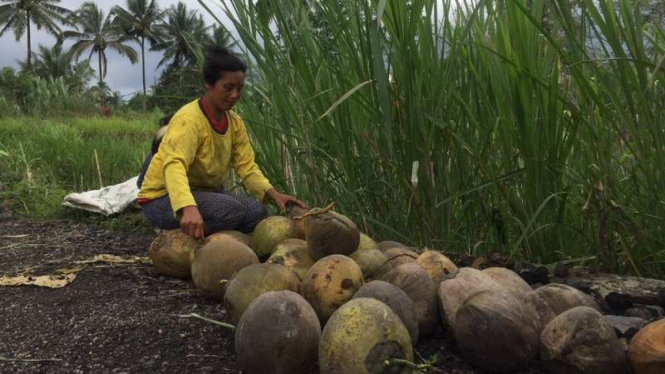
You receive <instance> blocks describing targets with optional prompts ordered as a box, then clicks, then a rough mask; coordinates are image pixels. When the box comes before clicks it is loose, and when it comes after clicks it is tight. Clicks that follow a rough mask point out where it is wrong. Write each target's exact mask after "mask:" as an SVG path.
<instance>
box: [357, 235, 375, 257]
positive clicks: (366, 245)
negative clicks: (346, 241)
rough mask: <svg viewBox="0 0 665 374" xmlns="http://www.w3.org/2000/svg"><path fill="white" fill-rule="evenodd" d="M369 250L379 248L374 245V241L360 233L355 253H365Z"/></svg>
mask: <svg viewBox="0 0 665 374" xmlns="http://www.w3.org/2000/svg"><path fill="white" fill-rule="evenodd" d="M370 249H375V250H378V249H379V246H378V245H377V244H376V242H375V241H374V239H372V238H370V237H369V236H368V235H367V234H365V233H362V232H361V233H360V242H359V243H358V248H356V252H357V251H366V250H370Z"/></svg>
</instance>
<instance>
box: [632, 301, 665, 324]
mask: <svg viewBox="0 0 665 374" xmlns="http://www.w3.org/2000/svg"><path fill="white" fill-rule="evenodd" d="M623 315H624V316H626V317H638V318H642V319H645V320H647V321H649V320H652V319H659V318H660V317H662V316H664V315H665V310H663V308H661V307H659V306H657V305H636V306H634V307H632V308H629V309H626V311H625V312H624V313H623Z"/></svg>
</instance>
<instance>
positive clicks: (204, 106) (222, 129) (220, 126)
mask: <svg viewBox="0 0 665 374" xmlns="http://www.w3.org/2000/svg"><path fill="white" fill-rule="evenodd" d="M199 106H200V107H201V111H203V114H204V115H205V116H206V118H207V119H208V122H209V123H210V125H211V126H212V128H213V129H214V130H215V131H216V132H218V133H220V134H222V135H224V134H226V131H227V130H228V129H229V121H228V119H227V115H226V113H224V116H223V117H222V120H221V121H216V120H215V118H214V117H213V116H212V113H211V110H210V107H209V106H208V103H207V102H206V100H205V98H203V97H202V98H201V100H199Z"/></svg>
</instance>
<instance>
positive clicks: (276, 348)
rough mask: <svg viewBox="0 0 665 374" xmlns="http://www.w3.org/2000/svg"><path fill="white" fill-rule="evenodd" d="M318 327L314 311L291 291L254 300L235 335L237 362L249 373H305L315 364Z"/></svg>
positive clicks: (319, 332) (319, 328)
mask: <svg viewBox="0 0 665 374" xmlns="http://www.w3.org/2000/svg"><path fill="white" fill-rule="evenodd" d="M320 338H321V324H320V322H319V319H318V317H317V316H316V312H314V309H312V307H311V306H310V305H309V304H308V303H307V301H305V299H303V298H302V296H300V295H298V294H297V293H295V292H292V291H271V292H266V293H264V294H263V295H261V296H259V297H257V298H256V300H254V301H252V303H251V304H250V305H249V307H248V308H247V310H246V311H245V314H243V316H242V318H241V319H240V322H239V323H238V327H237V328H236V333H235V346H236V355H237V357H238V362H239V363H240V365H241V366H242V367H243V368H244V369H245V371H246V372H248V373H252V374H305V373H308V372H309V369H310V367H311V366H312V364H314V362H315V361H316V357H317V353H318V348H319V339H320Z"/></svg>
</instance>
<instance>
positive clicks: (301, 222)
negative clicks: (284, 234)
mask: <svg viewBox="0 0 665 374" xmlns="http://www.w3.org/2000/svg"><path fill="white" fill-rule="evenodd" d="M306 213H307V209H305V208H301V207H299V206H294V207H292V208H291V210H290V211H289V214H288V217H289V219H291V220H292V221H293V223H295V224H296V237H297V238H298V239H302V240H305V239H307V233H306V231H305V219H304V218H303V217H304V216H305V214H306Z"/></svg>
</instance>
